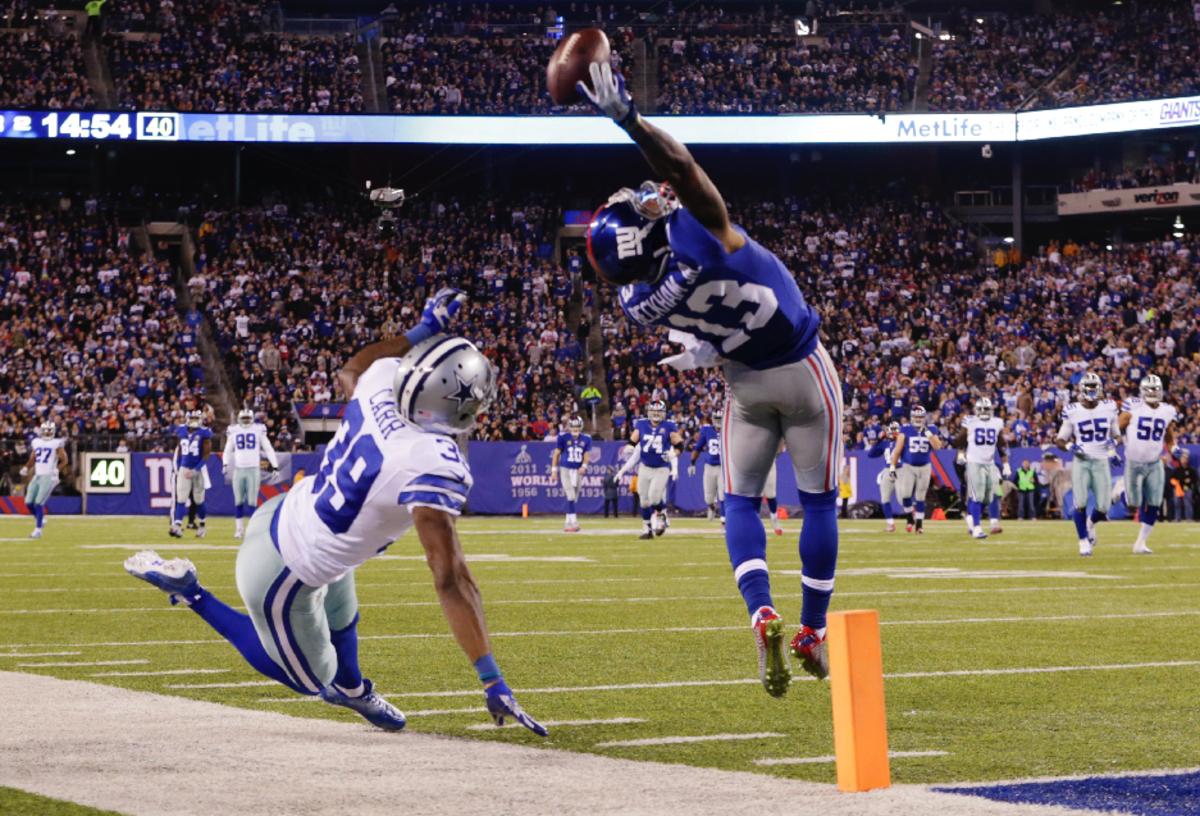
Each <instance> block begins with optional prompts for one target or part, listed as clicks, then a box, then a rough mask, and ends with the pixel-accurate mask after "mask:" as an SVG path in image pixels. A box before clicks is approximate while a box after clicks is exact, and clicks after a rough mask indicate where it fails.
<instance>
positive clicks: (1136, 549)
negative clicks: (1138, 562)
mask: <svg viewBox="0 0 1200 816" xmlns="http://www.w3.org/2000/svg"><path fill="white" fill-rule="evenodd" d="M1133 554H1134V555H1154V550H1152V549H1150V548H1149V547H1147V546H1146V545H1145V544H1140V543H1139V544H1134V545H1133Z"/></svg>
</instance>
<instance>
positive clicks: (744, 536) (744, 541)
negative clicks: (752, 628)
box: [725, 494, 775, 615]
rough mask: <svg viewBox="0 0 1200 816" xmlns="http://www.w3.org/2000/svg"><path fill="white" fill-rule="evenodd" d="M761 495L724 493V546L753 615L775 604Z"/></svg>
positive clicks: (739, 589)
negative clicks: (768, 571) (768, 570)
mask: <svg viewBox="0 0 1200 816" xmlns="http://www.w3.org/2000/svg"><path fill="white" fill-rule="evenodd" d="M761 504H762V498H761V497H759V496H734V495H732V494H728V495H726V496H725V549H726V550H727V551H728V552H729V563H730V565H731V566H732V567H733V578H734V580H735V581H737V586H738V591H739V592H741V593H742V599H743V600H744V601H745V602H746V609H747V610H749V612H750V614H751V615H753V614H754V613H755V612H757V611H758V609H759V607H762V606H770V607H774V606H775V603H774V602H773V601H772V600H771V578H770V575H769V574H768V573H767V531H766V530H765V529H764V528H763V525H762V521H760V520H759V518H758V507H759V505H761Z"/></svg>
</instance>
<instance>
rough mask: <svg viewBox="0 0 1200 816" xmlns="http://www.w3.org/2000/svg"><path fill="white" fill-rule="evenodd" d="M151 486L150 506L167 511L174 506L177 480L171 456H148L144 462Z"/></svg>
mask: <svg viewBox="0 0 1200 816" xmlns="http://www.w3.org/2000/svg"><path fill="white" fill-rule="evenodd" d="M142 464H143V465H145V467H146V475H147V476H148V477H149V484H150V506H151V507H152V508H154V509H155V510H166V509H169V508H171V507H172V506H173V497H174V495H175V480H174V479H173V478H172V476H173V475H174V469H173V468H172V467H171V457H170V456H147V457H146V458H145V459H143V460H142Z"/></svg>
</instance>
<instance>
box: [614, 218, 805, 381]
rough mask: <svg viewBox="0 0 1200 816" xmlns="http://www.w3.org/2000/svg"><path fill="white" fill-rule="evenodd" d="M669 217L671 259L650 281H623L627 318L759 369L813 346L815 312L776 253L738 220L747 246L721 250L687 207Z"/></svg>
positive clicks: (788, 360)
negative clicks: (687, 337) (672, 332)
mask: <svg viewBox="0 0 1200 816" xmlns="http://www.w3.org/2000/svg"><path fill="white" fill-rule="evenodd" d="M667 218H668V220H667V240H668V241H669V242H670V245H671V254H672V257H671V261H672V262H671V263H670V264H669V265H668V270H667V272H666V274H664V275H663V276H662V277H661V278H659V279H658V280H657V281H655V282H654V283H636V284H631V285H629V286H623V287H621V292H620V302H621V308H622V309H624V310H625V313H626V314H627V315H629V317H630V319H632V320H634V321H635V322H637V323H640V324H642V325H644V326H649V325H662V326H669V327H671V328H673V329H678V330H680V331H683V332H687V333H688V334H691V335H692V336H694V337H697V338H699V339H700V340H704V341H706V342H708V343H710V344H711V345H712V346H713V347H714V348H716V350H717V351H718V352H719V353H720V355H721V356H722V357H725V358H726V359H730V360H736V361H737V362H740V363H743V364H744V365H746V366H749V367H750V368H753V369H757V370H760V371H761V370H764V369H768V368H776V367H777V366H782V365H787V364H789V363H794V362H798V361H800V360H803V359H804V358H805V357H807V356H808V355H809V354H810V353H812V351H813V350H814V349H815V348H816V346H817V340H818V337H817V330H818V328H819V327H820V324H821V319H820V317H819V316H818V315H817V313H816V311H815V310H813V309H812V307H810V306H809V305H808V304H807V303H805V301H804V296H803V295H802V294H801V293H800V287H798V286H797V285H796V280H795V278H794V277H793V276H792V273H791V272H789V271H788V269H787V267H785V266H784V265H783V263H782V262H781V261H780V260H779V259H778V258H776V257H775V256H774V255H773V254H772V253H771V252H770V251H768V250H767V249H765V248H764V247H763V246H762V245H761V244H759V243H757V242H756V241H754V240H753V239H752V238H750V237H749V236H748V235H746V234H745V233H744V232H742V230H741V228H740V227H735V229H737V230H738V232H739V233H741V234H742V235H743V237H745V239H746V244H745V246H743V247H742V248H741V249H739V250H737V251H736V252H726V251H725V247H724V245H722V244H721V242H720V241H719V240H718V239H717V237H716V236H715V235H713V234H712V233H711V232H709V231H708V229H706V228H705V227H704V226H703V225H702V224H700V222H698V221H697V220H696V219H695V218H694V217H693V216H692V214H691V213H689V212H688V211H687V210H686V209H684V208H679V209H677V210H675V211H674V212H673V213H671V215H669V216H667Z"/></svg>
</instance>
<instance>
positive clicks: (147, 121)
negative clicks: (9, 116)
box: [11, 111, 179, 142]
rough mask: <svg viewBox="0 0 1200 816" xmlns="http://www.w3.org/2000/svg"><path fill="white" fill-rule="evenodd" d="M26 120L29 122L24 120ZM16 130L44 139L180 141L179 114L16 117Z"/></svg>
mask: <svg viewBox="0 0 1200 816" xmlns="http://www.w3.org/2000/svg"><path fill="white" fill-rule="evenodd" d="M21 119H25V120H26V121H20V120H21ZM11 128H12V129H13V130H22V129H27V130H29V131H31V132H30V135H36V136H40V137H41V138H44V139H97V140H100V139H110V140H114V139H115V140H122V141H125V140H129V141H133V140H137V141H164V142H165V141H171V142H173V141H176V140H177V139H179V114H177V113H146V112H138V113H100V112H89V113H66V112H61V111H51V112H49V113H46V114H43V115H39V116H38V117H36V118H35V117H32V116H31V117H14V119H13V120H12V123H11Z"/></svg>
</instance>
